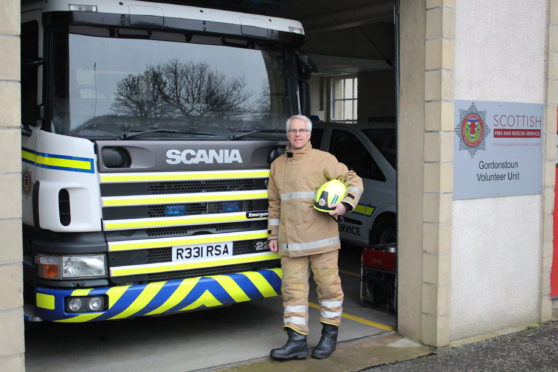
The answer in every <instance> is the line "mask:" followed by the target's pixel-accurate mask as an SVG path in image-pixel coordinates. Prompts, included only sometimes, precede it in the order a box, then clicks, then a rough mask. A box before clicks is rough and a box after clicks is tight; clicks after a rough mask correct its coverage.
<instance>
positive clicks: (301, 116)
mask: <svg viewBox="0 0 558 372" xmlns="http://www.w3.org/2000/svg"><path fill="white" fill-rule="evenodd" d="M293 119H300V120H302V121H304V123H306V129H308V130H309V131H310V132H312V121H311V120H310V119H308V117H307V116H304V115H293V116H291V117H290V118H288V119H287V125H286V129H285V130H287V131H288V130H289V129H290V127H291V121H293Z"/></svg>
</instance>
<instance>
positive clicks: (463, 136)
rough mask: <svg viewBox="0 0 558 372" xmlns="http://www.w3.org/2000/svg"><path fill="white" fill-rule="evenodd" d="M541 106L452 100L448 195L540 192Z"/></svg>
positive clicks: (542, 129) (542, 121) (542, 126)
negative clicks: (450, 189) (451, 166)
mask: <svg viewBox="0 0 558 372" xmlns="http://www.w3.org/2000/svg"><path fill="white" fill-rule="evenodd" d="M543 134H544V106H543V105H542V104H532V103H511V102H483V101H455V136H456V138H455V141H454V169H453V172H454V173H453V179H454V189H453V198H454V199H477V198H491V197H497V196H513V195H532V194H540V193H541V192H542V144H543Z"/></svg>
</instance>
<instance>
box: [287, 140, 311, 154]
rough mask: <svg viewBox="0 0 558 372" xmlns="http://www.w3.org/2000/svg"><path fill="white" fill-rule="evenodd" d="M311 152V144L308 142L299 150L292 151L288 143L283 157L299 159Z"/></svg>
mask: <svg viewBox="0 0 558 372" xmlns="http://www.w3.org/2000/svg"><path fill="white" fill-rule="evenodd" d="M310 151H312V143H311V142H310V140H308V143H306V145H304V147H302V148H301V149H292V148H291V144H290V143H289V144H288V145H287V148H286V152H285V155H286V156H287V158H295V159H297V158H300V157H302V156H304V155H306V154H308V153H309V152H310Z"/></svg>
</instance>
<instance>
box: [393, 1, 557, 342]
mask: <svg viewBox="0 0 558 372" xmlns="http://www.w3.org/2000/svg"><path fill="white" fill-rule="evenodd" d="M527 15H528V16H527ZM399 40H400V86H399V90H400V101H399V107H398V109H399V112H398V123H399V131H398V133H399V145H398V150H399V167H398V227H399V230H398V234H399V237H398V248H399V250H398V252H399V261H398V275H399V281H398V285H399V293H398V301H399V303H398V305H399V307H398V326H399V331H400V333H401V334H403V335H404V336H407V337H410V338H413V339H415V340H418V341H420V342H422V343H425V344H428V345H433V346H446V345H451V344H456V343H460V342H463V341H466V340H472V339H475V338H477V337H487V336H490V335H495V334H499V333H505V332H509V331H511V330H516V329H520V328H522V327H526V326H528V325H529V324H531V323H538V322H544V321H548V320H549V319H550V318H551V303H550V298H549V294H550V288H549V285H550V281H549V273H550V268H551V262H552V261H551V260H552V220H553V219H552V212H553V203H554V171H555V163H556V107H557V104H558V0H550V1H549V0H533V1H529V2H526V1H522V0H495V1H490V2H487V1H483V0H423V1H414V0H400V34H399ZM455 100H475V101H497V102H518V103H519V102H525V103H538V104H544V105H545V131H544V132H545V135H544V148H543V154H544V158H543V159H542V160H541V162H542V164H541V166H542V167H543V173H542V174H543V176H542V177H543V179H542V180H541V181H542V185H543V191H542V193H541V194H540V195H527V196H515V197H500V198H485V199H476V200H453V189H454V185H453V172H454V163H453V161H454V154H453V148H454V147H453V146H454V139H455V137H456V136H455V126H456V123H455V105H454V102H455Z"/></svg>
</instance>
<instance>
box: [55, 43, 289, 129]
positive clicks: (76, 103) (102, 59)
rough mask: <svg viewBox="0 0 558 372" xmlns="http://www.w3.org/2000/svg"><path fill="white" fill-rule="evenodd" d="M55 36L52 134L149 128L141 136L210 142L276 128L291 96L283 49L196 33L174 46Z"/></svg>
mask: <svg viewBox="0 0 558 372" xmlns="http://www.w3.org/2000/svg"><path fill="white" fill-rule="evenodd" d="M56 36H57V35H55V38H54V43H55V45H56V46H55V51H54V55H53V58H52V59H51V61H52V62H53V66H54V67H53V70H54V80H53V83H54V87H53V89H52V90H51V92H52V93H51V94H52V95H53V97H52V112H51V118H52V119H51V130H52V131H53V132H55V133H59V134H65V135H71V136H78V137H86V138H117V137H120V136H121V135H122V134H123V133H130V132H139V131H150V132H149V134H148V136H147V137H157V138H161V137H168V136H176V132H177V131H183V133H190V134H189V136H190V137H192V136H195V132H203V133H205V134H206V135H205V136H200V138H210V137H208V136H207V133H210V134H214V135H216V136H227V135H229V134H231V133H235V132H239V131H257V130H271V129H282V128H284V123H285V120H286V118H287V116H288V113H289V111H290V109H289V107H291V106H292V102H289V99H294V97H296V91H294V89H291V90H293V91H292V92H288V90H289V89H290V88H288V87H289V86H290V85H289V84H288V79H287V77H288V75H289V68H287V65H289V64H291V62H289V61H292V58H291V55H290V53H291V52H289V49H283V48H266V47H256V46H255V45H254V44H251V45H250V47H247V46H248V45H249V43H246V42H245V41H244V40H241V39H239V40H237V44H234V43H233V44H230V43H229V44H227V43H226V42H225V41H226V38H224V37H207V36H203V37H202V36H198V37H197V38H196V35H194V36H193V37H192V36H190V39H189V40H188V42H186V40H185V39H186V37H185V36H184V35H182V34H177V35H176V36H175V38H176V39H178V41H169V40H159V39H153V38H125V37H101V36H98V35H95V36H92V35H86V34H73V33H70V34H65V35H63V36H64V37H63V38H60V37H56ZM58 36H61V35H58ZM107 36H108V35H107ZM166 38H167V39H168V38H171V39H172V35H171V36H168V35H167V37H166ZM243 42H244V43H243ZM238 44H240V45H241V46H239V45H238ZM291 71H292V70H291ZM169 133H172V134H169ZM185 135H186V134H185ZM145 137H146V136H143V137H142V138H145Z"/></svg>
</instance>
